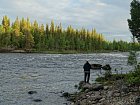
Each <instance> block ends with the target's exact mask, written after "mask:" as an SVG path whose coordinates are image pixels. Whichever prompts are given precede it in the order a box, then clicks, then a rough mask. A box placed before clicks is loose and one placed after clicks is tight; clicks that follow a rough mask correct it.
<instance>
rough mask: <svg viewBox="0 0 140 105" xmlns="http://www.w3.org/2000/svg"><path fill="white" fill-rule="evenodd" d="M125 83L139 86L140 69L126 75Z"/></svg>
mask: <svg viewBox="0 0 140 105" xmlns="http://www.w3.org/2000/svg"><path fill="white" fill-rule="evenodd" d="M126 82H127V83H129V84H131V85H138V86H140V68H136V69H135V71H133V72H130V73H128V74H127V75H126Z"/></svg>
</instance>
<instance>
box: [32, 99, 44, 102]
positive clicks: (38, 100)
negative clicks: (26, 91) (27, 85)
mask: <svg viewBox="0 0 140 105" xmlns="http://www.w3.org/2000/svg"><path fill="white" fill-rule="evenodd" d="M33 101H34V102H41V101H42V100H41V99H34V100H33Z"/></svg>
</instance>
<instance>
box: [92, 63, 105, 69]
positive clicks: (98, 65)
mask: <svg viewBox="0 0 140 105" xmlns="http://www.w3.org/2000/svg"><path fill="white" fill-rule="evenodd" d="M101 68H102V65H101V64H91V69H101Z"/></svg>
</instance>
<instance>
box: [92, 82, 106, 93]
mask: <svg viewBox="0 0 140 105" xmlns="http://www.w3.org/2000/svg"><path fill="white" fill-rule="evenodd" d="M103 89H104V86H103V85H102V84H93V86H92V90H94V91H99V90H103Z"/></svg>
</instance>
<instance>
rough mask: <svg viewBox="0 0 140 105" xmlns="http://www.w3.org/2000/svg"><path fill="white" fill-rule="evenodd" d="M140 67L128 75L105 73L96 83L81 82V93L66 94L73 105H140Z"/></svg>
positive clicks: (79, 86) (79, 87)
mask: <svg viewBox="0 0 140 105" xmlns="http://www.w3.org/2000/svg"><path fill="white" fill-rule="evenodd" d="M139 75H140V66H139V65H137V67H136V68H135V70H134V71H133V72H129V73H127V74H112V73H111V72H107V71H106V73H105V75H104V76H102V77H98V78H97V79H96V82H95V83H92V84H90V83H85V82H84V81H81V82H80V83H79V85H78V86H77V87H78V89H79V91H78V92H76V93H74V94H69V93H67V94H64V96H65V97H66V98H67V99H68V100H70V101H72V105H140V77H139Z"/></svg>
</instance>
